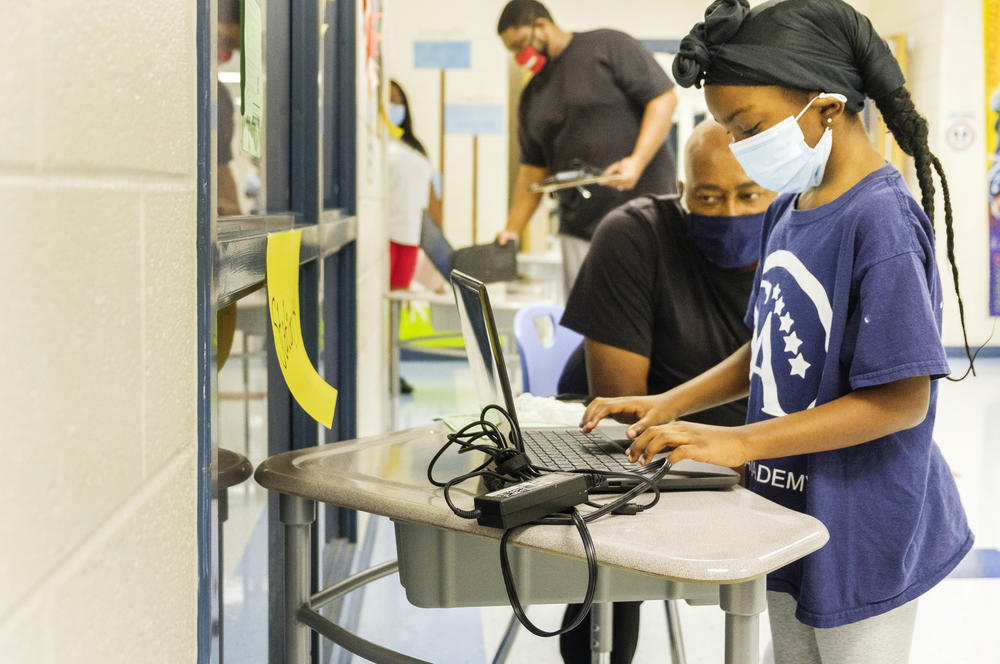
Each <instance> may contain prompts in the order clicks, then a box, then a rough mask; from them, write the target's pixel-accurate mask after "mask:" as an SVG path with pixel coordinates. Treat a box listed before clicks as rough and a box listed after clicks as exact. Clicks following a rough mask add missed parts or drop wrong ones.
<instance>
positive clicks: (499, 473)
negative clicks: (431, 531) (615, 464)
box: [427, 404, 670, 636]
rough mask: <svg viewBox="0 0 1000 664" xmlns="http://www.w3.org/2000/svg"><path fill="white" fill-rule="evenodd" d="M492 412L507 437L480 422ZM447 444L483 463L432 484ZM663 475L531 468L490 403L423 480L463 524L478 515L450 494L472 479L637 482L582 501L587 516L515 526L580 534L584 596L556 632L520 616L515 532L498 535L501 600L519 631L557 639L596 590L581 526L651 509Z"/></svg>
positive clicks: (660, 469)
mask: <svg viewBox="0 0 1000 664" xmlns="http://www.w3.org/2000/svg"><path fill="white" fill-rule="evenodd" d="M493 410H495V411H497V412H498V413H499V414H500V416H501V418H502V420H506V422H507V424H508V426H509V427H510V430H509V433H508V434H507V435H506V436H505V435H504V433H503V431H501V429H500V428H499V427H498V426H497V425H496V424H494V423H492V422H489V421H488V420H487V419H486V416H487V415H488V414H489V412H490V411H493ZM487 441H488V442H487ZM452 445H455V446H456V447H458V448H459V449H458V453H459V454H465V453H467V452H480V453H482V454H483V455H484V456H485V457H486V458H485V460H484V461H483V462H482V463H481V464H480V465H479V466H477V467H476V468H474V469H473V470H471V471H469V472H467V473H465V474H463V475H459V476H457V477H454V478H452V479H450V480H448V481H446V482H440V481H438V480H436V479H434V473H433V471H434V465H435V464H436V463H437V461H438V460H439V459H440V458H441V456H442V455H443V454H444V452H445V450H447V449H448V448H449V447H451V446H452ZM491 465H492V466H493V469H492V470H487V468H489V467H490V466H491ZM669 470H670V463H669V462H668V461H667V460H666V459H663V460H661V461H658V462H656V463H654V464H650V465H649V466H646V467H643V468H641V469H640V470H638V471H636V472H616V471H605V470H596V469H591V468H579V469H573V470H558V469H554V468H547V467H544V466H539V465H535V464H532V463H531V462H530V459H529V458H528V457H527V455H526V454H525V453H524V440H523V438H522V437H521V429H520V427H519V426H518V424H517V421H516V420H515V419H514V418H513V417H511V415H510V414H509V413H508V412H507V411H506V410H504V409H503V408H501V407H500V406H497V405H496V404H490V405H488V406H486V407H485V408H483V409H482V411H481V412H480V418H479V420H478V421H476V422H470V423H469V424H467V425H466V426H464V427H462V428H461V429H459V430H458V431H456V432H454V433H450V434H448V436H447V440H446V442H445V444H444V445H443V446H442V447H441V449H439V450H438V451H437V453H436V454H435V455H434V456H433V458H432V459H431V461H430V463H429V464H428V466H427V479H428V481H429V482H430V483H431V484H432V485H434V486H437V487H442V488H443V489H444V499H445V502H446V503H447V504H448V507H449V508H450V509H451V511H452V512H453V513H454V514H456V515H458V516H460V517H462V518H465V519H478V518H479V517H480V512H479V510H475V509H474V510H466V509H462V508H460V507H458V506H457V505H455V503H454V502H453V501H452V499H451V494H450V491H451V488H452V487H454V486H455V485H457V484H460V483H462V482H465V481H467V480H470V479H473V478H477V477H478V478H483V479H492V480H495V481H496V482H498V483H500V485H501V486H506V485H508V484H516V483H519V482H523V481H526V480H530V479H533V478H536V477H540V476H542V475H543V474H545V473H553V472H570V473H579V474H584V475H587V476H588V477H589V478H590V483H589V485H590V486H591V487H594V486H597V485H598V484H600V483H601V482H602V481H604V480H607V479H612V478H627V479H631V480H638V483H637V484H636V486H634V487H632V488H631V489H630V490H628V491H627V492H625V493H623V494H622V495H621V496H619V497H617V498H616V499H614V500H612V501H610V502H608V503H605V504H603V505H602V504H600V503H595V502H593V501H586V504H587V505H588V506H590V507H593V508H594V509H593V511H590V512H587V513H586V514H582V513H581V512H580V511H579V510H578V509H577V508H573V509H572V511H571V512H570V513H569V514H550V515H548V516H545V517H542V518H541V519H537V520H535V521H533V522H532V523H530V524H524V525H523V526H518V528H521V527H524V526H527V525H570V524H572V525H574V526H576V529H577V531H578V532H579V533H580V539H581V540H582V542H583V549H584V553H585V554H586V558H587V591H586V594H585V596H584V600H583V603H582V604H581V605H580V607H579V610H578V611H577V613H576V614H574V616H573V619H572V620H571V621H570V622H569V624H567V625H566V626H565V627H562V628H560V629H558V630H555V631H551V632H547V631H545V630H542V629H541V628H539V627H537V626H536V625H534V624H533V623H532V622H531V621H530V620H529V619H528V617H527V615H526V614H525V612H524V608H523V607H522V606H521V603H520V600H519V599H518V596H517V589H516V587H515V586H514V579H513V575H512V573H511V569H510V560H509V558H508V554H507V551H508V546H509V542H510V538H511V536H512V535H513V534H514V531H515V530H516V529H517V528H509V529H507V530H506V531H504V533H503V536H502V537H501V539H500V570H501V573H502V575H503V581H504V587H505V588H506V590H507V598H508V600H509V601H510V605H511V609H512V610H513V611H514V615H516V616H517V619H518V621H520V623H521V624H522V625H524V627H525V629H527V630H528V631H530V632H531V633H532V634H535V635H537V636H558V635H560V634H565V633H566V632H569V631H570V630H572V629H574V628H576V627H577V626H579V625H580V623H581V622H582V621H583V620H584V618H586V616H587V615H588V614H589V613H590V609H591V606H592V604H593V599H594V593H595V592H596V590H597V551H596V550H595V548H594V540H593V538H592V537H591V535H590V530H589V529H588V528H587V523H589V522H591V521H594V520H596V519H599V518H601V517H602V516H605V515H607V514H637V513H639V512H642V511H644V510H647V509H649V508H651V507H653V506H654V505H656V503H657V502H658V501H659V499H660V490H659V487H658V485H657V482H658V481H659V480H660V479H661V478H662V477H663V476H664V475H665V474H666V473H667V472H668V471H669ZM646 491H648V492H650V493H652V494H653V495H652V497H651V498H650V500H649V501H648V502H646V503H632V502H631V500H632V499H633V498H635V497H636V496H638V495H639V494H640V493H644V492H646Z"/></svg>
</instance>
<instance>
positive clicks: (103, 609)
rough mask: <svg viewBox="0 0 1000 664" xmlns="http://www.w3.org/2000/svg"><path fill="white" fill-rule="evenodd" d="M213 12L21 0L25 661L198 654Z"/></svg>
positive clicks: (8, 265) (12, 58)
mask: <svg viewBox="0 0 1000 664" xmlns="http://www.w3.org/2000/svg"><path fill="white" fill-rule="evenodd" d="M194 12H195V10H194V5H193V4H192V3H190V2H185V1H183V0H164V1H163V2H156V3H134V2H133V3H122V2H116V3H111V2H98V3H87V5H86V7H83V6H81V5H80V4H79V3H75V2H70V1H69V0H58V1H49V2H28V3H18V2H4V3H0V26H2V30H3V37H2V38H0V136H2V137H3V140H2V141H0V237H2V238H3V244H2V248H0V284H3V288H4V290H5V292H6V295H5V297H4V300H5V302H4V307H3V309H4V312H3V314H2V317H0V318H2V323H0V423H2V424H0V427H2V430H0V450H2V456H3V464H4V477H3V481H2V482H0V542H2V544H0V588H2V589H3V590H2V591H0V659H2V660H3V661H4V662H31V663H36V662H42V663H44V662H70V661H72V662H101V663H102V664H103V663H108V662H123V663H125V662H128V663H133V662H138V661H149V660H150V659H151V658H152V659H156V660H158V661H171V662H190V661H193V659H194V658H195V653H196V645H197V639H196V605H197V597H196V590H197V577H198V573H197V572H198V570H197V553H196V536H195V526H196V513H195V505H196V476H197V468H196V459H195V450H196V445H197V442H196V435H197V433H196V416H195V412H196V403H197V402H196V398H197V366H196V362H195V348H196V289H195V283H196V281H195V268H196V256H195V231H196V201H197V189H196V164H197V155H196V126H197V123H196V111H195V90H196V66H195V51H196V46H195V13H194ZM149 54H156V57H155V58H150V57H142V56H144V55H146V56H148V55H149ZM150 63H153V65H152V66H150Z"/></svg>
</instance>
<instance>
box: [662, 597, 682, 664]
mask: <svg viewBox="0 0 1000 664" xmlns="http://www.w3.org/2000/svg"><path fill="white" fill-rule="evenodd" d="M663 603H664V604H665V605H666V607H667V640H668V641H670V661H671V662H672V663H673V664H687V655H686V654H685V653H684V636H683V634H682V633H681V618H680V616H679V615H678V613H677V600H675V599H668V600H664V602H663Z"/></svg>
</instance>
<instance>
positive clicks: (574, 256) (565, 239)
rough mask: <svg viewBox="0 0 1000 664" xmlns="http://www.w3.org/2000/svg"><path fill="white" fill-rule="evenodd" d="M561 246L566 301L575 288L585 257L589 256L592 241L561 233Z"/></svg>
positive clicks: (564, 298) (564, 297)
mask: <svg viewBox="0 0 1000 664" xmlns="http://www.w3.org/2000/svg"><path fill="white" fill-rule="evenodd" d="M559 246H560V248H561V249H562V265H563V300H564V301H565V300H566V299H567V298H568V297H569V291H570V289H571V288H573V282H574V281H576V275H577V273H579V272H580V266H581V265H583V259H584V258H586V257H587V251H588V250H589V249H590V241H589V240H584V239H581V238H578V237H574V236H572V235H563V234H561V233H560V235H559Z"/></svg>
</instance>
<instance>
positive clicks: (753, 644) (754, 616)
mask: <svg viewBox="0 0 1000 664" xmlns="http://www.w3.org/2000/svg"><path fill="white" fill-rule="evenodd" d="M765 588H766V583H765V580H764V577H758V578H756V579H752V580H750V581H744V582H743V583H734V584H731V585H723V586H720V587H719V605H720V606H721V607H722V610H723V611H725V612H726V658H725V662H726V664H758V662H759V660H760V644H759V643H758V640H759V635H760V614H761V613H763V612H764V608H765V607H766V606H767V599H766V596H765V594H764V590H765Z"/></svg>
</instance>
